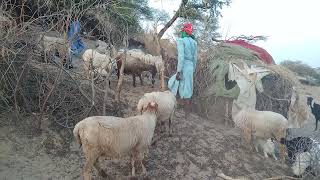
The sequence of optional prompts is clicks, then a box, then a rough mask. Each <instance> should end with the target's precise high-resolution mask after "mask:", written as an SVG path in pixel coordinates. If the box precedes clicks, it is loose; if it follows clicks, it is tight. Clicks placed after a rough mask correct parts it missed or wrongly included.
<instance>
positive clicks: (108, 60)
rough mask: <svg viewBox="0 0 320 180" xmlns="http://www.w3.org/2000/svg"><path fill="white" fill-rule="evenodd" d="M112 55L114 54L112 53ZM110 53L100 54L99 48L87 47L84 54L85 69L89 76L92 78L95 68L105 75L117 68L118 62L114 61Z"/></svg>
mask: <svg viewBox="0 0 320 180" xmlns="http://www.w3.org/2000/svg"><path fill="white" fill-rule="evenodd" d="M111 56H113V55H112V54H111ZM111 56H110V55H108V54H100V53H99V52H98V51H97V50H94V49H87V50H85V52H84V53H83V55H82V59H83V61H84V63H85V71H86V73H87V78H91V76H92V75H93V72H94V70H97V72H98V73H99V74H101V75H103V76H107V75H109V74H110V73H111V71H112V69H113V68H116V63H113V62H112V57H111Z"/></svg>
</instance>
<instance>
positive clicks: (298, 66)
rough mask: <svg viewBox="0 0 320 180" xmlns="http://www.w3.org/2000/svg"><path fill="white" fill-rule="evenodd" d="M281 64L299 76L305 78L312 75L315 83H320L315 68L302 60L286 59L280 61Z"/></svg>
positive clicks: (319, 75)
mask: <svg viewBox="0 0 320 180" xmlns="http://www.w3.org/2000/svg"><path fill="white" fill-rule="evenodd" d="M281 65H282V66H285V67H287V68H288V69H290V70H291V71H293V72H295V73H297V74H298V75H300V76H303V77H307V78H308V77H312V78H314V79H315V80H316V81H317V84H320V74H319V73H318V72H317V71H316V70H315V69H313V68H312V67H310V66H309V65H307V64H305V63H303V62H302V61H290V60H286V61H283V62H281Z"/></svg>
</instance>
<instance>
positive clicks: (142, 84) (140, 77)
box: [138, 74, 143, 86]
mask: <svg viewBox="0 0 320 180" xmlns="http://www.w3.org/2000/svg"><path fill="white" fill-rule="evenodd" d="M138 76H139V79H140V83H141V86H143V81H142V77H141V74H139V75H138Z"/></svg>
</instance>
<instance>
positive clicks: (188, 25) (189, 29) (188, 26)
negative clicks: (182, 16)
mask: <svg viewBox="0 0 320 180" xmlns="http://www.w3.org/2000/svg"><path fill="white" fill-rule="evenodd" d="M182 31H185V32H186V33H187V34H188V35H191V34H192V24H191V23H185V24H184V25H183V28H182Z"/></svg>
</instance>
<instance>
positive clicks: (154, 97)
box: [137, 91, 177, 133]
mask: <svg viewBox="0 0 320 180" xmlns="http://www.w3.org/2000/svg"><path fill="white" fill-rule="evenodd" d="M152 101H154V102H156V103H157V104H158V113H157V121H158V122H164V121H167V120H169V133H171V120H172V117H173V115H174V112H175V109H176V106H177V101H176V97H175V96H174V94H173V93H172V92H171V91H164V92H161V91H155V92H151V93H145V94H144V95H143V96H142V97H141V98H140V100H139V102H138V104H137V110H138V112H139V113H142V112H143V111H144V110H145V109H146V107H147V105H148V103H149V102H152Z"/></svg>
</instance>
